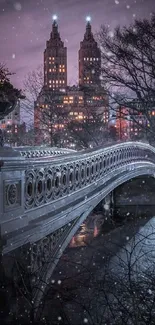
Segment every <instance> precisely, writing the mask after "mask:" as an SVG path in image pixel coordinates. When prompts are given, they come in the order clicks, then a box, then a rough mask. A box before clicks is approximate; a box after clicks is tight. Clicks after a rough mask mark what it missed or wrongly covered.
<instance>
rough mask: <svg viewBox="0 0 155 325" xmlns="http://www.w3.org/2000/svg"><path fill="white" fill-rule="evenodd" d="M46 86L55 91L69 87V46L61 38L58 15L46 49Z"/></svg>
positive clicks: (54, 19)
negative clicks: (65, 45)
mask: <svg viewBox="0 0 155 325" xmlns="http://www.w3.org/2000/svg"><path fill="white" fill-rule="evenodd" d="M44 87H45V89H47V90H53V91H54V90H61V89H65V88H66V87H67V48H66V47H64V43H63V42H62V40H61V38H60V34H59V31H58V24H57V16H56V15H54V16H53V24H52V32H51V34H50V39H49V41H47V42H46V49H45V51H44Z"/></svg>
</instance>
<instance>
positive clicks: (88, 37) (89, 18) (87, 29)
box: [85, 16, 92, 39]
mask: <svg viewBox="0 0 155 325" xmlns="http://www.w3.org/2000/svg"><path fill="white" fill-rule="evenodd" d="M86 22H87V23H86V32H85V38H86V39H90V38H91V37H92V32H91V23H90V22H91V17H90V16H87V17H86Z"/></svg>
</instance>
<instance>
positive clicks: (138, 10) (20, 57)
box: [0, 0, 155, 87]
mask: <svg viewBox="0 0 155 325" xmlns="http://www.w3.org/2000/svg"><path fill="white" fill-rule="evenodd" d="M154 7H155V0H95V1H94V0H21V1H18V0H17V1H14V0H0V62H2V63H6V66H7V67H8V68H9V69H10V70H11V71H12V72H15V73H16V75H15V76H14V77H13V78H12V81H13V83H14V85H16V86H18V87H22V83H23V79H24V77H25V76H26V74H27V73H28V72H29V71H31V70H33V69H36V68H37V67H38V65H40V64H42V63H43V51H44V49H45V44H46V40H47V39H49V35H50V31H51V24H52V15H53V14H55V13H56V14H57V15H58V17H59V20H58V23H59V31H60V34H61V37H62V40H63V41H64V42H65V45H66V46H67V48H68V84H73V83H76V81H77V74H78V72H77V67H78V49H79V43H80V41H81V40H82V39H83V34H84V30H85V16H86V15H88V14H89V15H91V17H92V27H93V31H94V32H96V31H97V30H99V27H100V25H101V24H109V25H110V26H111V27H112V28H113V27H114V26H116V25H118V24H121V25H122V24H123V25H124V24H129V23H130V22H132V21H133V20H134V18H135V17H137V18H143V17H149V16H150V14H151V13H152V12H153V10H154V11H155V9H154ZM135 15H136V16H135Z"/></svg>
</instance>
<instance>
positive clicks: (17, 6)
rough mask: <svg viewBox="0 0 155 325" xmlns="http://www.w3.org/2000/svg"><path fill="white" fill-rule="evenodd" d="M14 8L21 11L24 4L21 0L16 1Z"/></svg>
mask: <svg viewBox="0 0 155 325" xmlns="http://www.w3.org/2000/svg"><path fill="white" fill-rule="evenodd" d="M14 8H15V9H16V10H17V11H20V10H21V9H22V5H21V3H20V2H15V3H14Z"/></svg>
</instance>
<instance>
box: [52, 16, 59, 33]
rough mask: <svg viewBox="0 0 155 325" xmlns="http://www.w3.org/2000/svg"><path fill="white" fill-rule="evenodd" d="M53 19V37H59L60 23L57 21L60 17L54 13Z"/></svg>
mask: <svg viewBox="0 0 155 325" xmlns="http://www.w3.org/2000/svg"><path fill="white" fill-rule="evenodd" d="M52 19H53V24H52V36H53V37H52V38H57V37H58V36H59V32H58V23H57V20H58V17H57V15H53V17H52Z"/></svg>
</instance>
